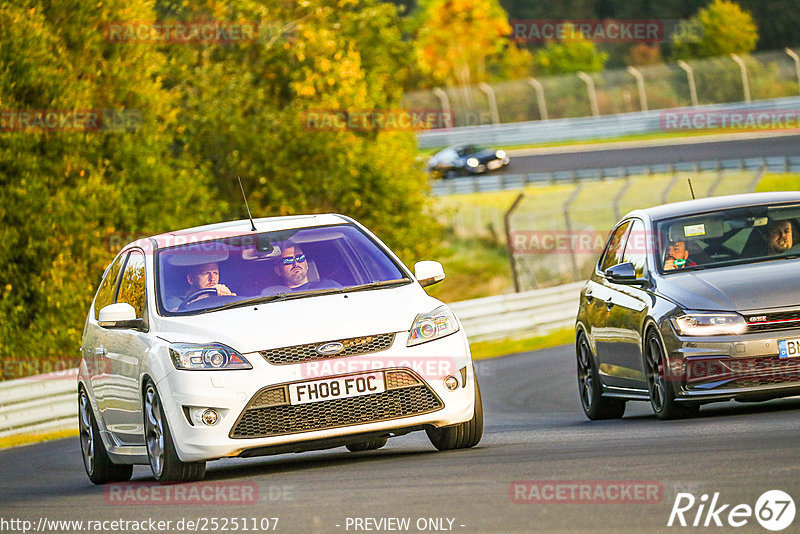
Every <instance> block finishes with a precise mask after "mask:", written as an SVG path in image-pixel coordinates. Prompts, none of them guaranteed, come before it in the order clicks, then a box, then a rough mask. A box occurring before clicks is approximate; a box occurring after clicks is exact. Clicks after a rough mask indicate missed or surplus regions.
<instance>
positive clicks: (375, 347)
mask: <svg viewBox="0 0 800 534" xmlns="http://www.w3.org/2000/svg"><path fill="white" fill-rule="evenodd" d="M394 336H395V335H394V334H393V333H392V334H377V335H374V336H362V337H351V338H348V339H337V340H336V341H328V342H324V343H308V344H306V345H295V346H293V347H282V348H278V349H269V350H262V351H261V352H260V354H261V356H263V357H264V359H265V360H267V362H269V363H271V364H272V365H288V364H293V363H303V362H313V361H316V360H328V359H331V358H344V357H346V356H355V355H357V354H368V353H370V352H380V351H382V350H386V349H388V348H389V347H391V346H392V343H394ZM329 343H341V344H342V345H343V346H344V348H343V349H342V350H341V351H340V352H338V353H336V354H333V355H325V354H320V353H318V352H317V348H318V347H321V346H323V345H327V344H329Z"/></svg>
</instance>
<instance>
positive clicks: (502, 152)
mask: <svg viewBox="0 0 800 534" xmlns="http://www.w3.org/2000/svg"><path fill="white" fill-rule="evenodd" d="M494 155H495V156H496V157H497V159H505V157H506V151H505V150H498V151H497V152H495V153H494Z"/></svg>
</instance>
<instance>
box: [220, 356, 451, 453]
mask: <svg viewBox="0 0 800 534" xmlns="http://www.w3.org/2000/svg"><path fill="white" fill-rule="evenodd" d="M385 376H386V391H384V392H382V393H375V394H372V395H364V396H360V397H349V398H344V399H333V400H328V401H320V402H310V403H307V404H298V405H291V404H289V394H288V385H280V386H270V387H267V388H264V389H262V390H261V391H259V392H258V393H256V394H255V395H254V396H253V399H252V400H251V401H250V403H249V404H248V405H247V407H246V408H245V409H244V411H243V412H242V414H241V415H240V416H239V420H238V421H237V422H236V424H235V425H234V426H233V430H231V433H230V437H231V438H234V439H236V438H263V437H269V436H280V435H284V434H294V433H297V432H310V431H314V430H324V429H328V428H336V427H342V426H350V425H358V424H365V423H374V422H378V421H388V420H391V419H397V418H400V417H409V416H412V415H421V414H425V413H430V412H435V411H436V410H441V409H442V408H444V404H443V403H442V401H441V400H440V399H439V397H438V396H437V395H436V393H434V392H433V390H431V388H430V387H428V386H427V385H426V384H425V383H424V382H423V381H422V379H420V378H419V377H418V376H417V375H416V373H414V372H413V371H406V370H391V371H386V372H385Z"/></svg>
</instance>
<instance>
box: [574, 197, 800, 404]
mask: <svg viewBox="0 0 800 534" xmlns="http://www.w3.org/2000/svg"><path fill="white" fill-rule="evenodd" d="M798 221H800V192H783V193H758V194H749V195H735V196H727V197H717V198H708V199H703V200H692V201H688V202H679V203H676V204H667V205H662V206H657V207H654V208H649V209H643V210H637V211H633V212H631V213H629V214H628V215H626V216H625V217H624V218H623V219H622V221H620V222H619V224H617V226H616V227H615V228H614V230H613V232H612V233H611V236H610V237H609V239H608V242H607V244H606V246H605V250H604V251H603V253H602V255H601V256H600V259H599V261H598V262H597V265H596V268H595V271H594V274H593V275H592V276H591V278H590V279H589V281H588V282H587V283H586V285H585V287H584V288H583V290H582V291H581V296H580V308H579V311H578V316H577V321H576V325H575V336H576V338H575V347H576V353H577V368H578V388H579V392H580V398H581V404H582V406H583V410H584V412H585V413H586V415H587V417H589V419H610V418H619V417H622V415H623V413H624V411H625V403H626V402H627V401H629V400H643V401H649V402H650V404H651V406H652V408H653V411H654V412H655V414H656V416H657V417H658V418H659V419H669V418H676V417H686V416H691V415H694V414H696V413H697V412H698V410H699V406H700V405H701V404H704V403H708V402H714V401H725V400H731V399H733V400H737V401H762V400H768V399H772V398H777V397H786V396H793V395H798V394H800V233H799V232H798V230H799V229H798Z"/></svg>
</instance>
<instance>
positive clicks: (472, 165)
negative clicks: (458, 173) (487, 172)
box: [467, 158, 480, 167]
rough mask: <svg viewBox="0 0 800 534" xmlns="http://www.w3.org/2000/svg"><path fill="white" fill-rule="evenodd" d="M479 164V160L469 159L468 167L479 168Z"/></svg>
mask: <svg viewBox="0 0 800 534" xmlns="http://www.w3.org/2000/svg"><path fill="white" fill-rule="evenodd" d="M479 164H480V162H479V161H478V158H469V159H468V160H467V165H468V166H470V167H477V166H478V165H479Z"/></svg>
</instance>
